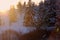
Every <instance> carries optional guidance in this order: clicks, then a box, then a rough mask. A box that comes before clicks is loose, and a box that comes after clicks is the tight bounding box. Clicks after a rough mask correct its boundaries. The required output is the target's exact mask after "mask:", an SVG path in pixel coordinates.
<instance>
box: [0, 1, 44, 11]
mask: <svg viewBox="0 0 60 40" xmlns="http://www.w3.org/2000/svg"><path fill="white" fill-rule="evenodd" d="M19 1H20V2H21V3H22V4H23V3H24V2H26V3H27V2H28V1H29V0H0V11H5V10H9V9H10V5H14V6H16V5H17V3H18V2H19ZM40 1H41V0H32V2H35V3H36V4H39V2H40ZM42 1H44V0H42Z"/></svg>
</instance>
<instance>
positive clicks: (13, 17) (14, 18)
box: [9, 6, 17, 23]
mask: <svg viewBox="0 0 60 40" xmlns="http://www.w3.org/2000/svg"><path fill="white" fill-rule="evenodd" d="M9 19H10V23H12V22H16V21H17V16H16V12H15V8H14V6H11V9H10V11H9Z"/></svg>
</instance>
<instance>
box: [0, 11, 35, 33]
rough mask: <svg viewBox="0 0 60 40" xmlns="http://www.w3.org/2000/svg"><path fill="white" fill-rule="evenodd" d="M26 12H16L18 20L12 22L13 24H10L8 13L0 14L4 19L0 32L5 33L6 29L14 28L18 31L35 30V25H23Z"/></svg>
mask: <svg viewBox="0 0 60 40" xmlns="http://www.w3.org/2000/svg"><path fill="white" fill-rule="evenodd" d="M24 14H25V13H24V12H21V13H18V12H16V15H17V21H16V22H14V23H12V24H11V25H9V16H8V13H7V15H0V17H1V19H2V23H3V24H2V26H0V34H1V33H3V32H4V31H6V30H14V31H16V32H18V33H22V34H25V33H28V32H30V31H33V30H35V29H36V28H34V27H25V26H24V25H23V22H24Z"/></svg>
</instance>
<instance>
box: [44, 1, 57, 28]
mask: <svg viewBox="0 0 60 40" xmlns="http://www.w3.org/2000/svg"><path fill="white" fill-rule="evenodd" d="M55 2H56V1H55V0H54V1H52V0H49V2H48V1H45V13H46V14H47V15H46V16H45V23H46V24H47V26H48V27H51V26H55V22H56V12H55V11H56V8H55Z"/></svg>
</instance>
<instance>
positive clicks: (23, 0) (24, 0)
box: [20, 0, 44, 4]
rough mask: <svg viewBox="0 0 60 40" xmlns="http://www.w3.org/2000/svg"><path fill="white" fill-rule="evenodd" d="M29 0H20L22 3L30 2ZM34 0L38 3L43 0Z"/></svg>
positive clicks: (33, 0)
mask: <svg viewBox="0 0 60 40" xmlns="http://www.w3.org/2000/svg"><path fill="white" fill-rule="evenodd" d="M28 1H29V0H20V2H21V3H24V2H28ZM31 1H32V2H35V3H36V4H38V3H39V2H40V1H41V0H31ZM42 1H44V0H42Z"/></svg>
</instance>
